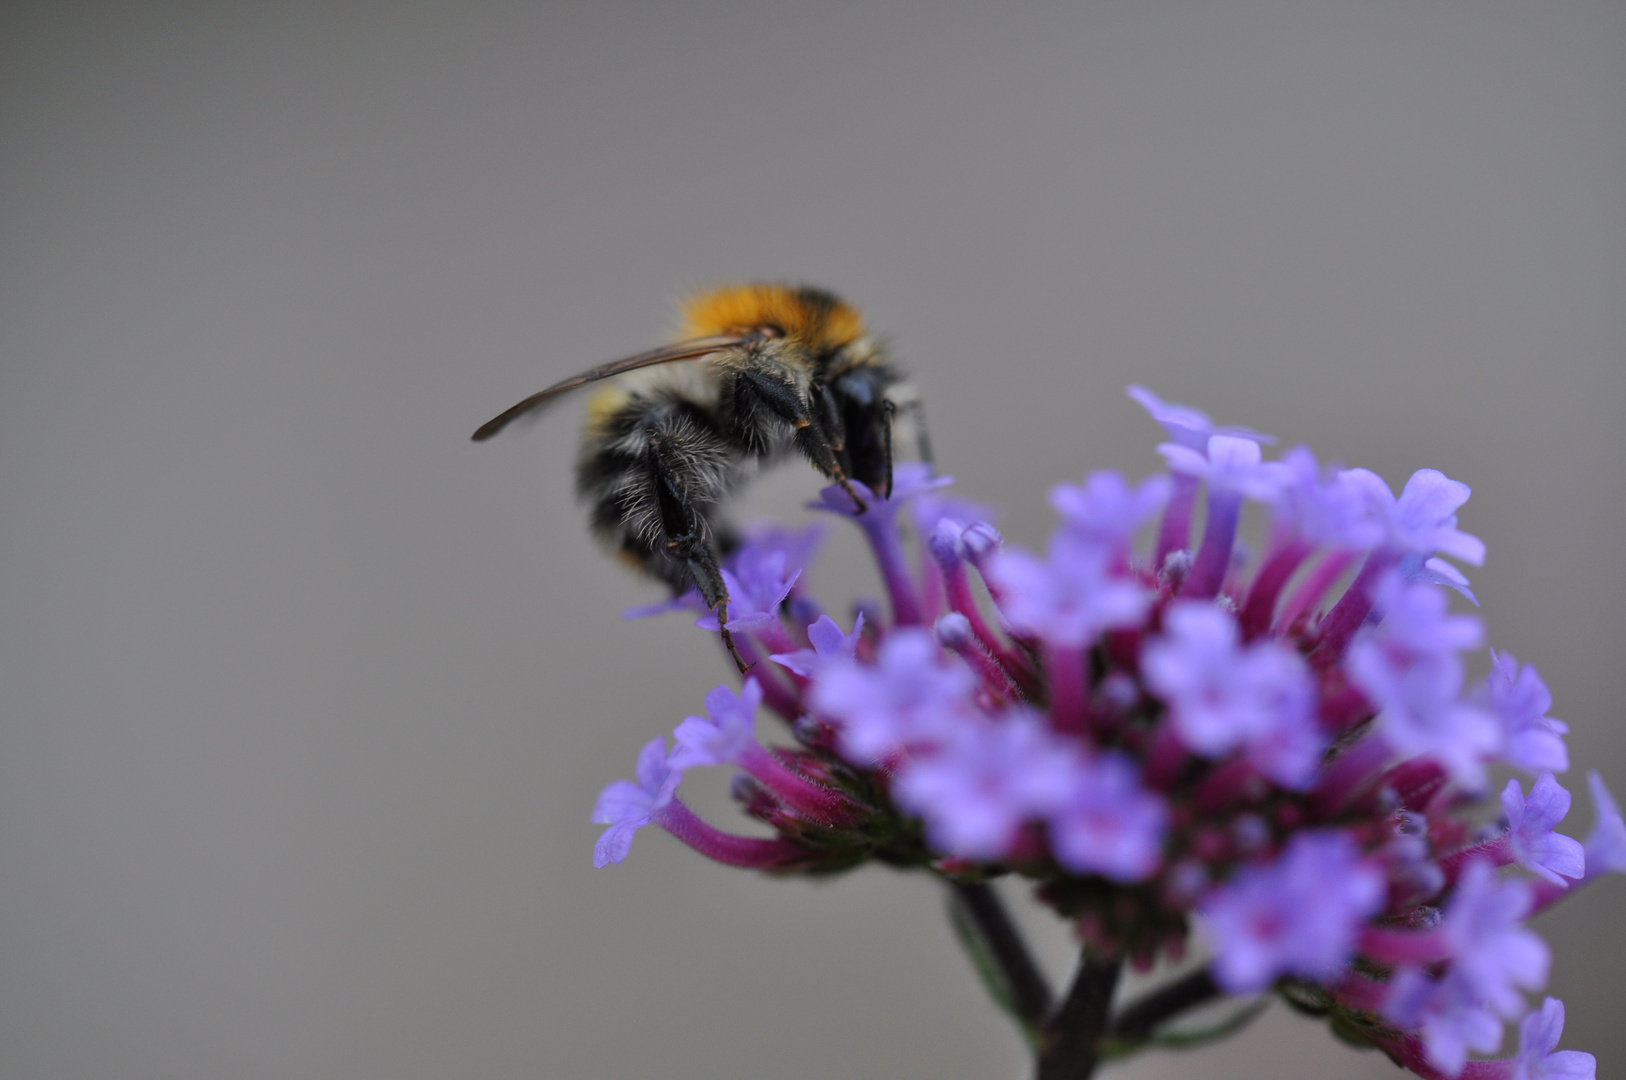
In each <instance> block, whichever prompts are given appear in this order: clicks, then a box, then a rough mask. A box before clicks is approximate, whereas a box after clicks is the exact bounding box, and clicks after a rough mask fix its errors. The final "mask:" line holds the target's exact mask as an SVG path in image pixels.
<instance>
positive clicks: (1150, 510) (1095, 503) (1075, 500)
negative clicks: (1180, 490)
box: [1050, 471, 1169, 552]
mask: <svg viewBox="0 0 1626 1080" xmlns="http://www.w3.org/2000/svg"><path fill="white" fill-rule="evenodd" d="M1168 497H1169V478H1168V477H1166V476H1152V477H1148V478H1147V479H1145V480H1143V481H1141V483H1140V485H1139V486H1138V487H1130V486H1129V482H1128V481H1127V480H1125V479H1124V478H1123V476H1121V475H1120V474H1118V473H1115V472H1106V471H1103V472H1097V473H1091V474H1090V475H1089V476H1087V477H1085V479H1084V483H1083V484H1057V485H1056V486H1055V487H1053V488H1051V489H1050V505H1051V506H1052V507H1054V508H1055V510H1056V513H1057V514H1059V515H1061V528H1062V533H1061V535H1063V536H1065V537H1067V538H1068V539H1070V540H1075V541H1077V542H1079V543H1081V544H1085V545H1088V546H1091V547H1094V548H1098V549H1100V550H1103V551H1109V552H1118V551H1120V550H1122V549H1125V548H1127V547H1128V546H1129V544H1130V542H1131V541H1132V540H1134V538H1135V533H1136V531H1137V530H1138V529H1139V528H1140V527H1141V525H1142V524H1144V523H1145V522H1147V521H1149V520H1151V518H1152V516H1153V515H1155V514H1156V513H1157V512H1158V511H1159V510H1161V509H1162V508H1163V503H1164V501H1165V500H1167V499H1168Z"/></svg>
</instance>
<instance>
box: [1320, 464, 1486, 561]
mask: <svg viewBox="0 0 1626 1080" xmlns="http://www.w3.org/2000/svg"><path fill="white" fill-rule="evenodd" d="M1339 475H1340V477H1341V478H1343V479H1344V481H1345V482H1346V483H1348V484H1350V485H1351V486H1352V487H1354V488H1356V489H1358V490H1360V491H1361V492H1362V493H1363V495H1364V497H1365V499H1366V502H1367V508H1368V512H1369V513H1370V514H1371V515H1372V516H1373V518H1374V519H1375V520H1377V521H1378V522H1380V523H1382V524H1383V525H1384V527H1385V529H1386V530H1387V533H1388V546H1389V547H1390V548H1391V549H1393V550H1394V551H1396V552H1397V553H1399V554H1401V555H1406V556H1411V557H1414V558H1416V559H1417V560H1418V562H1419V563H1420V562H1421V561H1422V560H1424V559H1427V558H1429V557H1431V556H1434V555H1448V556H1450V557H1451V558H1453V559H1460V560H1461V561H1463V562H1465V563H1468V564H1470V565H1472V566H1479V565H1480V564H1481V563H1483V562H1484V561H1485V544H1484V542H1483V541H1481V540H1480V539H1479V538H1478V537H1477V536H1469V535H1468V534H1467V533H1465V532H1461V531H1459V530H1458V529H1457V508H1458V507H1460V506H1461V505H1462V504H1463V503H1465V502H1467V501H1468V495H1469V488H1468V485H1467V484H1464V483H1461V482H1459V481H1456V480H1452V479H1450V478H1449V477H1447V476H1446V475H1445V474H1444V473H1442V472H1440V471H1439V470H1438V469H1419V470H1417V471H1416V472H1415V473H1413V474H1412V476H1411V479H1410V480H1407V481H1406V487H1405V489H1404V490H1402V491H1401V493H1400V498H1398V499H1396V498H1395V497H1394V495H1393V493H1392V492H1390V490H1389V485H1388V484H1386V483H1384V482H1383V478H1382V477H1380V476H1378V475H1377V474H1376V473H1374V472H1372V471H1370V470H1368V469H1346V470H1345V471H1344V472H1342V473H1340V474H1339Z"/></svg>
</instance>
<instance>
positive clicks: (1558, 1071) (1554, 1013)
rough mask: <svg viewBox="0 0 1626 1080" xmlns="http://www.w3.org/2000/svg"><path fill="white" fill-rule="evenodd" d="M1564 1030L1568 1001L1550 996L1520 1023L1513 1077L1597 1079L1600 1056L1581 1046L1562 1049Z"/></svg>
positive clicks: (1530, 1079) (1519, 1079)
mask: <svg viewBox="0 0 1626 1080" xmlns="http://www.w3.org/2000/svg"><path fill="white" fill-rule="evenodd" d="M1563 1034H1564V1003H1563V1002H1562V1001H1559V1000H1558V999H1557V998H1553V997H1550V998H1548V999H1547V1000H1546V1001H1545V1002H1543V1003H1542V1006H1541V1008H1540V1009H1538V1010H1536V1011H1535V1012H1533V1013H1531V1014H1530V1015H1529V1016H1527V1017H1525V1018H1524V1019H1523V1020H1522V1021H1520V1023H1519V1053H1518V1055H1517V1056H1516V1057H1515V1058H1514V1059H1513V1072H1512V1075H1513V1080H1597V1075H1598V1059H1597V1058H1595V1057H1593V1056H1592V1055H1591V1054H1588V1053H1584V1052H1582V1051H1580V1050H1558V1051H1557V1052H1556V1053H1555V1052H1554V1051H1555V1049H1556V1047H1557V1046H1558V1040H1559V1038H1560V1037H1562V1036H1563Z"/></svg>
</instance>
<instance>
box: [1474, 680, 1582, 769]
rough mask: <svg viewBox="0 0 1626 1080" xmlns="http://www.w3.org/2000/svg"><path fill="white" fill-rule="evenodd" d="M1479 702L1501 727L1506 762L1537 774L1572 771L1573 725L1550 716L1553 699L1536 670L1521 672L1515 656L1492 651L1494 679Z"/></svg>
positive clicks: (1486, 682) (1481, 695)
mask: <svg viewBox="0 0 1626 1080" xmlns="http://www.w3.org/2000/svg"><path fill="white" fill-rule="evenodd" d="M1476 700H1477V701H1478V702H1479V703H1481V704H1482V705H1483V707H1484V708H1485V710H1486V711H1487V712H1489V713H1490V714H1491V715H1492V716H1494V717H1495V718H1496V719H1497V721H1498V722H1499V723H1500V724H1501V728H1502V752H1501V758H1502V760H1503V761H1505V762H1507V763H1508V764H1509V765H1516V766H1518V767H1519V768H1521V769H1527V770H1529V771H1530V772H1533V773H1534V772H1541V771H1542V770H1548V771H1551V772H1555V773H1561V772H1565V771H1567V770H1568V769H1569V767H1570V755H1569V750H1568V749H1567V748H1566V747H1565V746H1564V736H1565V735H1567V734H1569V730H1570V729H1569V725H1567V724H1565V723H1564V721H1562V720H1555V719H1553V718H1552V717H1550V716H1548V715H1547V710H1548V709H1550V708H1552V705H1553V695H1552V694H1551V693H1550V692H1548V690H1547V684H1546V683H1545V682H1543V681H1542V679H1541V676H1540V675H1538V674H1537V673H1536V669H1535V668H1534V667H1533V666H1531V665H1528V664H1527V665H1525V666H1524V667H1522V668H1521V667H1520V666H1519V662H1518V661H1517V660H1515V659H1514V658H1513V654H1512V653H1505V652H1504V653H1499V652H1497V651H1496V650H1495V649H1492V650H1491V671H1490V675H1489V677H1487V678H1486V680H1485V684H1484V686H1483V688H1482V689H1481V690H1480V692H1479V693H1478V694H1477V695H1476Z"/></svg>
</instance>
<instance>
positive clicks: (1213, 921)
mask: <svg viewBox="0 0 1626 1080" xmlns="http://www.w3.org/2000/svg"><path fill="white" fill-rule="evenodd" d="M1383 901H1384V875H1383V872H1382V870H1380V869H1379V868H1378V867H1377V866H1376V865H1375V864H1373V863H1371V862H1368V861H1367V860H1365V859H1363V858H1362V857H1361V854H1360V852H1359V851H1358V850H1357V849H1356V847H1355V844H1354V841H1352V840H1351V839H1350V838H1349V837H1348V836H1347V835H1346V834H1344V833H1342V832H1311V833H1300V834H1298V835H1297V836H1295V837H1294V838H1293V839H1292V840H1290V841H1289V842H1288V845H1287V847H1286V849H1285V850H1284V851H1283V852H1282V855H1281V857H1280V858H1279V859H1278V860H1277V861H1276V862H1275V863H1273V864H1271V865H1268V866H1250V867H1245V868H1244V869H1242V870H1240V871H1238V873H1237V874H1236V876H1235V877H1233V878H1232V879H1231V880H1230V881H1229V882H1227V883H1226V884H1224V885H1223V886H1221V887H1219V888H1218V889H1215V890H1214V891H1213V892H1210V893H1209V894H1208V896H1207V897H1205V898H1204V899H1203V901H1202V902H1201V903H1200V904H1199V905H1198V907H1197V910H1198V912H1199V913H1200V914H1201V915H1202V916H1203V920H1204V926H1205V927H1206V929H1207V932H1208V935H1209V936H1210V937H1211V938H1212V939H1213V941H1214V946H1215V957H1214V967H1213V973H1214V979H1215V981H1216V982H1218V983H1219V984H1220V986H1221V987H1222V988H1224V989H1225V990H1226V991H1227V992H1228V993H1232V994H1248V993H1254V992H1256V991H1259V990H1263V989H1265V988H1266V987H1268V986H1269V985H1270V984H1271V983H1272V982H1274V981H1275V980H1276V978H1277V976H1280V975H1288V974H1293V975H1302V976H1304V977H1306V978H1310V979H1316V980H1319V981H1323V982H1327V981H1331V980H1333V979H1334V978H1336V977H1337V976H1338V974H1339V973H1340V972H1341V971H1342V970H1343V968H1344V966H1345V965H1346V964H1348V963H1349V961H1350V959H1351V957H1353V956H1354V954H1355V943H1356V935H1357V933H1358V931H1359V930H1360V927H1361V925H1362V924H1363V923H1365V922H1366V920H1367V919H1369V918H1370V917H1371V916H1373V915H1375V914H1377V913H1378V912H1379V911H1380V910H1382V908H1383Z"/></svg>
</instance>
